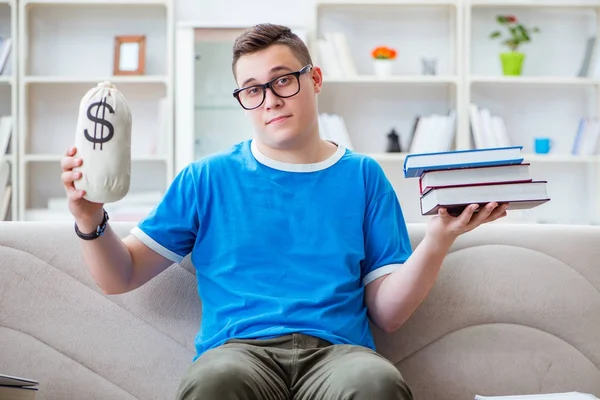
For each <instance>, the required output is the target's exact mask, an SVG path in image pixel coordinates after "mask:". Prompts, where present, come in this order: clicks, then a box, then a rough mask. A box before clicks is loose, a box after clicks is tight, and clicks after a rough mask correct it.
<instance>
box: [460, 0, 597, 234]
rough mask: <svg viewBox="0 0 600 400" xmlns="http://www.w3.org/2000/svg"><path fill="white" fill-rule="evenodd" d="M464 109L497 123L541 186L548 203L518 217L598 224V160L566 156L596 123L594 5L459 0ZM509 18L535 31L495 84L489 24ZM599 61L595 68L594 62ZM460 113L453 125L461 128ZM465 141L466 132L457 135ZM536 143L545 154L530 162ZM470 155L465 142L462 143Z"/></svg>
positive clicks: (495, 46)
mask: <svg viewBox="0 0 600 400" xmlns="http://www.w3.org/2000/svg"><path fill="white" fill-rule="evenodd" d="M464 9H465V58H464V61H465V66H464V71H465V77H464V79H465V86H464V88H465V96H464V100H465V104H467V105H469V104H476V105H477V106H479V107H483V108H486V109H488V110H489V111H490V112H491V114H492V115H496V116H499V117H501V118H502V119H503V121H504V123H505V125H506V130H507V133H508V137H509V140H510V143H511V144H517V145H522V146H523V148H524V152H525V153H526V155H525V159H526V161H528V162H530V163H531V164H532V174H533V175H534V178H537V179H544V180H548V181H549V182H548V190H549V192H550V193H549V194H550V196H551V198H552V201H551V202H550V203H548V204H547V205H544V206H543V207H540V208H538V209H534V210H530V211H527V212H524V213H523V214H522V215H521V216H519V217H518V219H519V220H523V221H526V222H559V223H582V224H598V223H600V207H599V206H600V153H599V152H598V149H597V150H596V152H590V154H581V155H578V154H575V155H574V154H572V149H573V143H574V141H575V138H576V135H577V130H578V125H579V122H580V119H581V118H598V117H600V74H594V73H593V69H594V63H596V64H597V63H598V62H600V52H598V50H597V47H598V42H600V35H599V33H600V18H599V16H600V14H599V12H600V2H598V1H593V0H589V1H572V2H570V1H562V0H554V1H514V0H513V1H510V0H507V1H481V0H466V1H465V3H464ZM499 14H503V15H514V16H516V17H517V18H518V19H519V21H521V22H522V23H524V24H525V25H526V26H528V27H533V26H538V27H540V29H541V32H540V33H539V34H535V35H534V37H533V39H532V40H533V41H532V43H527V44H524V45H523V46H522V47H521V48H520V50H521V51H522V52H524V53H525V62H524V65H523V71H522V74H521V75H520V76H503V74H502V71H501V63H500V59H499V53H500V52H501V51H504V50H505V49H504V48H503V47H502V46H501V45H500V43H499V41H497V40H496V41H492V40H491V39H489V34H490V33H491V32H492V30H494V29H496V28H498V27H499V26H498V24H497V23H496V21H495V17H496V16H497V15H499ZM594 36H595V37H597V41H596V49H595V50H594V51H595V54H593V55H592V64H591V66H590V73H589V74H587V75H584V76H579V70H580V67H581V65H582V62H583V58H584V55H585V52H586V41H587V40H588V38H590V37H594ZM596 60H599V61H596ZM468 112H469V111H468V109H464V108H463V115H462V116H461V118H463V119H465V120H469V118H470V117H469V114H468ZM463 135H464V136H465V138H466V137H469V138H470V139H472V138H471V136H470V131H468V130H467V131H465V132H463ZM536 137H548V138H550V139H551V140H552V151H551V153H550V154H536V153H535V149H534V140H535V138H536ZM468 146H469V147H474V143H473V140H470V141H469V143H468Z"/></svg>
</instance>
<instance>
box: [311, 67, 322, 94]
mask: <svg viewBox="0 0 600 400" xmlns="http://www.w3.org/2000/svg"><path fill="white" fill-rule="evenodd" d="M310 73H311V78H312V84H313V88H314V90H315V93H320V92H321V88H322V87H323V71H321V68H320V67H319V66H318V65H315V66H314V67H312V70H311V71H310Z"/></svg>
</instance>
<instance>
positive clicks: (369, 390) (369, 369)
mask: <svg viewBox="0 0 600 400" xmlns="http://www.w3.org/2000/svg"><path fill="white" fill-rule="evenodd" d="M363 365H364V367H362V368H356V369H355V370H354V371H353V373H352V374H348V376H347V379H346V387H347V390H348V391H349V392H350V393H352V394H353V395H351V396H348V398H351V399H378V400H388V399H389V400H392V399H394V400H412V399H413V395H412V392H411V390H410V388H409V387H408V385H407V384H406V382H405V381H404V378H403V377H402V375H401V374H400V371H398V369H397V368H396V367H395V366H394V365H392V364H391V363H389V362H387V361H383V360H382V361H381V362H378V363H370V365H369V364H363Z"/></svg>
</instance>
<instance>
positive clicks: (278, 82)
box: [277, 76, 290, 85]
mask: <svg viewBox="0 0 600 400" xmlns="http://www.w3.org/2000/svg"><path fill="white" fill-rule="evenodd" d="M289 80H290V78H288V77H287V76H286V77H285V78H280V79H279V80H278V81H277V84H278V85H287V83H288V82H289Z"/></svg>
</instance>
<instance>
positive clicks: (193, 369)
mask: <svg viewBox="0 0 600 400" xmlns="http://www.w3.org/2000/svg"><path fill="white" fill-rule="evenodd" d="M244 372H245V371H244V368H243V365H241V364H240V363H239V362H237V361H236V360H234V359H231V358H228V357H223V358H222V359H211V360H210V362H206V360H203V359H202V357H200V358H199V359H198V360H197V361H196V362H195V363H194V364H193V365H192V366H190V368H189V369H188V372H187V374H186V375H185V377H184V378H183V380H182V381H181V384H180V387H179V392H178V395H177V399H178V400H195V399H219V398H228V396H227V394H228V393H232V392H236V391H237V390H243V386H244Z"/></svg>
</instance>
